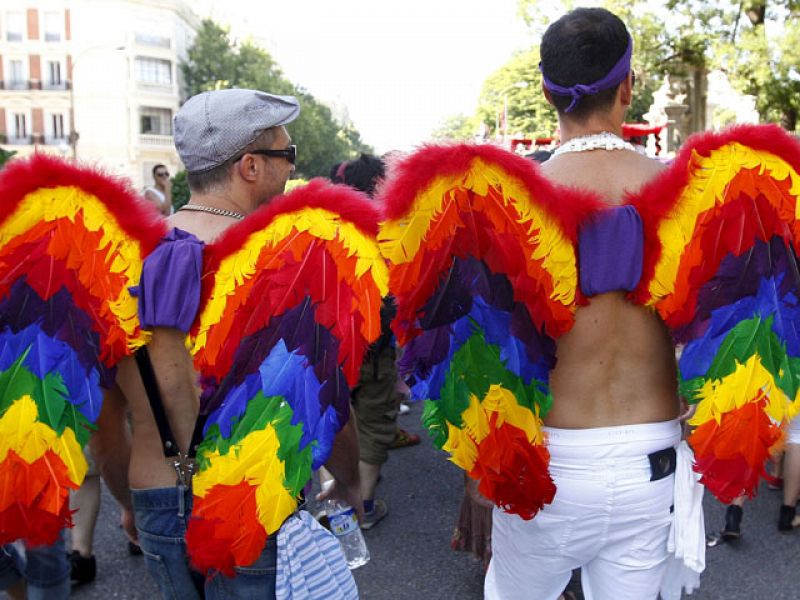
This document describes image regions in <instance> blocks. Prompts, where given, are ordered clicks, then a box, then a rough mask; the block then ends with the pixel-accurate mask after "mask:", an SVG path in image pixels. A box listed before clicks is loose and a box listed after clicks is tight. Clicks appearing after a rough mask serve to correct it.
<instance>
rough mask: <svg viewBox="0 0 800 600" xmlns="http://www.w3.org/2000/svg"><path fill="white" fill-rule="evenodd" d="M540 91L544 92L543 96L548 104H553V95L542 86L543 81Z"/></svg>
mask: <svg viewBox="0 0 800 600" xmlns="http://www.w3.org/2000/svg"><path fill="white" fill-rule="evenodd" d="M542 92H544V98H545V100H547V103H548V104H551V105H552V104H553V97H552V96H551V95H550V90H548V89H547V88H546V87H544V83H542Z"/></svg>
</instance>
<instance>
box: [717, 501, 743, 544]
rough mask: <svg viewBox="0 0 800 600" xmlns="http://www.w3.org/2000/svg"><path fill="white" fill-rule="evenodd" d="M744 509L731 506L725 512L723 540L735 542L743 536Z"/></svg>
mask: <svg viewBox="0 0 800 600" xmlns="http://www.w3.org/2000/svg"><path fill="white" fill-rule="evenodd" d="M742 514H743V511H742V507H741V506H736V505H735V504H731V505H730V506H729V507H728V508H727V510H726V511H725V527H724V528H723V529H722V533H721V535H722V539H724V540H735V539H737V538H738V537H739V536H741V535H742V527H741V525H742Z"/></svg>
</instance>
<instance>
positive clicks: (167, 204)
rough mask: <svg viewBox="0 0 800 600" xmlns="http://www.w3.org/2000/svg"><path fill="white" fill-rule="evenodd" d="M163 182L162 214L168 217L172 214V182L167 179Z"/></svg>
mask: <svg viewBox="0 0 800 600" xmlns="http://www.w3.org/2000/svg"><path fill="white" fill-rule="evenodd" d="M166 179H167V180H166V181H165V182H164V207H163V210H162V212H163V213H164V214H165V215H167V216H169V215H170V213H171V212H172V180H171V179H170V178H169V177H167V178H166Z"/></svg>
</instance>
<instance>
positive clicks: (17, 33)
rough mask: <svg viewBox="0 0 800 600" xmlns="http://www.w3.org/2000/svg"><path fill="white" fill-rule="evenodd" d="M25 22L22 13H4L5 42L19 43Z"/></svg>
mask: <svg viewBox="0 0 800 600" xmlns="http://www.w3.org/2000/svg"><path fill="white" fill-rule="evenodd" d="M24 27H25V21H24V19H23V18H22V12H18V11H14V12H7V13H6V41H9V42H21V41H22V37H23V31H24Z"/></svg>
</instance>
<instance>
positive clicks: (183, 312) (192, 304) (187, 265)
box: [130, 229, 203, 332]
mask: <svg viewBox="0 0 800 600" xmlns="http://www.w3.org/2000/svg"><path fill="white" fill-rule="evenodd" d="M202 265H203V242H201V241H200V240H199V239H197V238H196V237H195V236H194V235H192V234H191V233H187V232H185V231H183V230H181V229H173V230H171V231H170V232H169V233H168V234H167V235H166V236H164V238H163V239H162V240H161V242H159V245H158V247H157V248H156V249H155V250H154V251H153V252H152V254H150V256H148V257H147V258H146V259H145V261H144V266H143V267H142V278H141V280H140V281H139V285H138V286H137V287H134V288H131V290H130V291H131V295H133V296H138V297H139V321H140V322H141V325H142V329H152V328H153V327H169V328H172V329H180V330H181V331H184V332H188V331H189V328H190V327H191V326H192V323H193V322H194V319H195V316H196V315H197V309H198V308H199V307H200V270H201V268H202Z"/></svg>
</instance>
